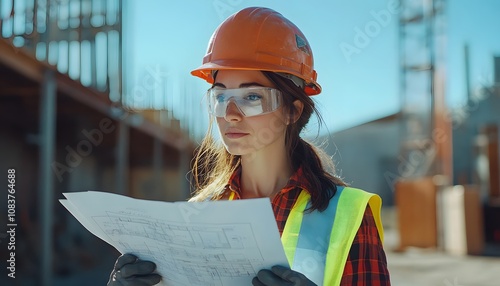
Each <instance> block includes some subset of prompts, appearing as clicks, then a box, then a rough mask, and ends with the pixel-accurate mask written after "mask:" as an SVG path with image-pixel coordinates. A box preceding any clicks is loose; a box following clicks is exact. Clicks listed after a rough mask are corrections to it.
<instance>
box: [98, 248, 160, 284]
mask: <svg viewBox="0 0 500 286" xmlns="http://www.w3.org/2000/svg"><path fill="white" fill-rule="evenodd" d="M155 269H156V264H154V263H153V262H151V261H142V260H139V259H138V258H137V256H135V255H132V254H123V255H121V256H120V257H118V259H117V260H116V263H115V267H114V268H113V271H112V272H111V275H110V276H109V281H108V284H107V286H150V285H155V284H158V283H159V282H160V280H161V276H160V275H158V274H154V273H153V271H155Z"/></svg>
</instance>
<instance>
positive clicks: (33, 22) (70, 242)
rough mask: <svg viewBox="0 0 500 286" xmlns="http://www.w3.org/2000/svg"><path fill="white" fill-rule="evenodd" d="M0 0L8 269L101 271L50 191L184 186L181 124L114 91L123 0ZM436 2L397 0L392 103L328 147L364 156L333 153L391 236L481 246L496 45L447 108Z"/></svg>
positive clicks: (157, 195) (36, 273)
mask: <svg viewBox="0 0 500 286" xmlns="http://www.w3.org/2000/svg"><path fill="white" fill-rule="evenodd" d="M416 2H418V3H420V2H421V3H422V5H415V3H416ZM0 3H1V4H0V122H2V124H0V150H1V151H0V154H1V160H0V166H1V167H2V168H1V170H5V171H3V172H4V174H5V176H6V175H7V170H8V169H15V174H16V193H15V194H16V208H15V209H16V220H17V233H16V235H17V241H16V242H17V248H16V255H17V257H18V260H17V264H16V268H17V273H18V279H16V283H18V284H19V285H44V286H48V285H51V286H52V285H88V284H89V283H91V282H89V281H93V282H94V283H96V284H104V283H105V281H107V275H108V274H109V272H110V270H111V267H112V264H113V263H114V260H115V259H116V257H117V255H118V253H117V252H116V250H114V249H113V248H111V247H110V246H108V245H107V244H106V243H104V242H102V241H101V240H99V239H98V238H96V237H94V236H93V235H92V234H90V233H89V232H88V231H87V230H86V229H84V228H83V227H82V226H81V225H80V224H79V223H78V222H77V221H76V220H75V219H74V218H73V217H72V216H71V215H70V214H69V213H68V212H67V211H66V209H64V208H63V207H62V205H60V204H59V203H58V199H61V198H63V196H62V193H64V192H71V191H82V190H89V189H91V190H103V191H109V192H115V193H119V194H125V195H129V196H134V197H138V198H148V199H157V200H167V201H175V200H183V199H186V198H187V197H188V196H189V192H190V188H189V182H188V178H187V177H186V176H187V175H186V174H188V171H189V166H190V162H191V159H192V154H193V151H194V149H195V148H196V144H195V143H194V140H193V138H191V137H190V136H189V132H188V131H189V130H188V128H186V126H190V125H189V124H187V125H186V124H183V122H182V121H179V119H178V118H175V117H174V116H172V113H171V112H170V110H154V109H145V110H144V109H143V110H141V111H137V110H136V109H135V108H134V106H132V105H131V104H133V103H134V100H133V99H132V100H131V99H130V98H126V97H125V96H124V94H126V91H125V90H124V84H123V78H124V74H123V72H124V70H125V69H124V67H123V60H122V59H123V58H124V55H123V49H122V42H123V33H122V30H123V25H122V24H123V17H124V16H123V10H124V9H123V3H122V1H121V0H78V1H70V0H11V1H3V0H2V1H1V2H0ZM445 12H446V1H444V0H434V1H432V0H431V1H405V0H401V13H400V15H399V28H400V30H399V39H400V42H399V47H400V67H399V69H400V93H401V102H402V106H401V111H400V112H398V113H396V114H393V115H391V116H387V117H385V118H381V119H379V120H375V121H373V122H368V123H366V124H362V125H360V126H356V127H354V128H350V129H347V130H343V131H341V132H338V133H336V134H333V136H331V139H333V141H334V142H335V144H330V148H332V147H333V146H335V145H336V147H337V149H338V150H340V153H341V154H342V157H345V158H362V159H363V160H346V161H342V158H337V160H336V161H338V162H339V164H338V165H339V167H340V169H341V170H342V174H343V175H344V176H345V177H346V179H347V181H348V182H350V183H352V184H353V185H354V186H356V187H359V188H363V189H366V190H369V191H372V192H376V193H378V194H380V195H381V196H382V198H383V200H384V204H386V205H396V206H397V207H398V216H399V232H400V243H401V248H402V249H404V248H405V247H407V246H417V247H426V248H428V247H431V248H442V249H445V250H447V251H450V252H453V253H460V254H466V253H470V254H483V253H485V252H486V251H487V246H488V245H499V244H500V221H499V219H498V218H499V217H500V212H499V209H500V202H499V201H500V182H499V177H500V173H499V172H500V170H499V144H498V142H499V140H500V138H499V133H498V128H499V126H500V115H499V113H498V110H500V60H499V59H500V58H499V57H496V58H494V66H495V71H494V74H495V76H494V82H493V83H491V85H488V86H485V87H484V88H483V89H481V90H480V91H477V92H472V91H470V93H469V98H468V101H467V104H466V105H464V106H462V107H461V108H457V109H454V110H447V108H446V106H445V99H444V95H445V90H444V86H445V79H446V73H445V70H446V69H445V66H444V65H445V63H444V61H443V57H442V56H443V50H444V43H445V35H446V31H445V29H444V28H445V25H444V22H445V20H446V19H445V16H446V13H445ZM161 96H166V97H168V96H174V95H172V94H168V92H166V91H165V92H164V93H163V94H161ZM329 139H330V138H328V140H329ZM366 142H370V146H369V148H367V146H366ZM327 151H328V152H329V153H330V154H332V155H334V154H335V155H337V154H339V152H337V150H334V149H329V150H327ZM354 176H358V177H354ZM5 199H6V197H5V196H2V200H1V201H2V203H1V204H0V211H1V212H2V214H5V213H7V211H8V210H7V203H6V202H5V203H4V200H5ZM0 224H1V225H2V226H5V225H7V224H8V222H7V217H6V216H4V215H2V216H0ZM0 232H3V233H4V229H3V228H0ZM457 233H458V234H459V235H457ZM1 235H2V234H1V233H0V243H2V242H1V240H3V239H4V236H1ZM2 245H3V243H2ZM0 254H1V257H7V255H8V254H7V249H6V247H3V246H2V247H1V248H0ZM2 271H5V269H3V270H2ZM5 277H6V275H5V274H4V273H3V272H2V275H1V276H0V284H2V285H4V282H3V281H4V280H2V279H6V278H5ZM95 281H99V282H95ZM100 281H102V282H100ZM9 282H10V281H9Z"/></svg>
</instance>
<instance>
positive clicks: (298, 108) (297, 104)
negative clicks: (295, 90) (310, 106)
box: [290, 99, 304, 123]
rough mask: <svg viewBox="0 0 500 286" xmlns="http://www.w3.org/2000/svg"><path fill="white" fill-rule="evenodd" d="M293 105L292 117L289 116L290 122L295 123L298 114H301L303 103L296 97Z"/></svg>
mask: <svg viewBox="0 0 500 286" xmlns="http://www.w3.org/2000/svg"><path fill="white" fill-rule="evenodd" d="M293 106H294V108H295V110H294V112H293V118H290V119H291V121H292V122H291V123H295V122H297V120H299V118H300V116H301V115H302V110H303V109H304V103H303V102H302V101H300V100H298V99H296V100H295V101H294V102H293Z"/></svg>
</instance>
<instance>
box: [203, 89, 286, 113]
mask: <svg viewBox="0 0 500 286" xmlns="http://www.w3.org/2000/svg"><path fill="white" fill-rule="evenodd" d="M207 99H208V108H209V111H210V113H211V114H213V115H214V116H217V117H224V116H226V110H227V107H228V105H229V103H230V102H234V104H235V105H236V107H238V110H239V111H240V112H241V114H243V116H245V117H249V116H256V115H262V114H266V113H270V112H273V111H275V110H276V109H278V108H279V107H280V106H281V103H282V97H281V92H280V91H279V90H277V89H274V88H269V87H245V88H235V89H222V88H219V87H213V88H211V89H209V90H208V91H207Z"/></svg>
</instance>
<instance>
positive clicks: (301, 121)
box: [191, 71, 346, 211]
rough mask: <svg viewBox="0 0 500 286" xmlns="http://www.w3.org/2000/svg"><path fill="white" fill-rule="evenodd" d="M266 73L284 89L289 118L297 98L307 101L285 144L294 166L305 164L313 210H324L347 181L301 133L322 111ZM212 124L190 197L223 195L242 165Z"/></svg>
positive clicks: (276, 76)
mask: <svg viewBox="0 0 500 286" xmlns="http://www.w3.org/2000/svg"><path fill="white" fill-rule="evenodd" d="M263 74H264V75H265V76H266V77H267V78H268V79H269V80H270V81H271V82H272V83H273V84H274V85H275V86H276V88H277V89H279V90H280V91H281V92H282V93H283V107H284V110H285V112H287V113H288V116H289V118H295V116H294V115H295V113H296V112H297V110H296V109H295V106H294V104H293V102H294V101H295V100H300V101H301V102H302V103H303V105H304V107H303V110H302V114H301V115H300V117H299V118H298V119H297V121H296V122H294V123H291V124H289V125H288V126H287V129H286V134H285V148H286V150H287V154H288V156H289V158H291V163H292V170H294V171H296V170H297V169H298V168H299V167H300V166H302V171H303V174H304V176H305V177H306V178H307V180H308V182H309V184H310V190H308V191H309V193H310V195H311V208H310V210H315V209H317V210H320V211H322V210H324V209H326V208H327V207H328V203H329V201H330V199H331V198H332V197H333V196H334V195H335V193H336V190H337V186H345V185H346V184H345V183H344V182H343V181H342V179H340V178H339V177H337V176H336V175H335V173H334V165H333V162H332V160H331V158H330V157H329V156H328V155H327V154H326V153H324V152H323V151H322V150H321V149H319V148H317V147H315V146H314V145H312V144H310V143H308V142H306V141H305V140H304V139H302V138H301V137H300V132H301V131H302V129H303V128H304V127H305V126H306V124H307V123H308V122H309V119H310V117H311V115H312V114H313V112H314V113H316V116H318V122H319V123H320V124H321V123H322V121H323V120H322V118H321V115H320V114H319V112H318V110H317V109H316V107H315V105H314V101H313V100H312V99H311V97H309V96H308V95H307V94H306V93H305V92H304V90H303V89H302V88H300V87H297V86H296V85H295V84H294V83H293V82H292V81H291V80H289V79H287V78H285V77H283V76H281V75H279V74H276V73H274V72H268V71H263ZM212 119H213V118H212ZM212 126H213V120H210V123H209V128H208V131H207V134H206V136H205V138H204V139H203V141H202V143H201V145H200V147H199V148H198V149H197V152H196V155H195V158H194V163H193V168H192V173H193V179H194V187H195V189H196V191H195V195H194V196H193V198H191V201H203V200H207V199H214V198H219V197H221V195H222V194H223V192H224V190H225V187H226V185H227V183H228V181H229V178H230V177H231V175H232V174H233V172H234V171H235V170H236V169H237V168H238V167H239V165H240V156H237V155H232V154H230V153H229V152H227V150H226V149H225V148H224V146H223V145H222V144H221V143H218V142H215V140H214V139H213V137H212V135H211V134H212ZM302 162H307V164H302ZM328 169H330V170H331V172H329V171H328Z"/></svg>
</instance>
